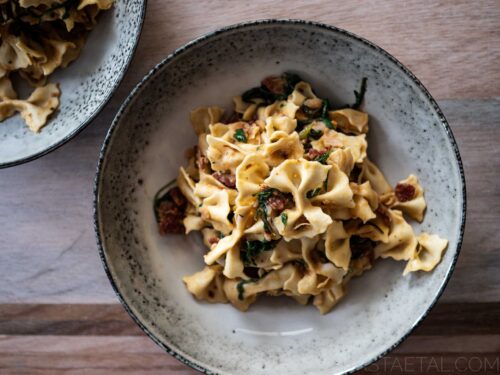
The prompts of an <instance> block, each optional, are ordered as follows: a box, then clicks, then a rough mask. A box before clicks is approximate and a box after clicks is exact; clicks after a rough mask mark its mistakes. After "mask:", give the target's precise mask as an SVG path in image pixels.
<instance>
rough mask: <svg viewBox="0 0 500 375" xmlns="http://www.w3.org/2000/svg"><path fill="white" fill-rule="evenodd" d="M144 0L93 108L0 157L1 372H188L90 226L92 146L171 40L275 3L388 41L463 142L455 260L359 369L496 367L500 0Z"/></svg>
mask: <svg viewBox="0 0 500 375" xmlns="http://www.w3.org/2000/svg"><path fill="white" fill-rule="evenodd" d="M148 2H149V4H148V10H147V15H146V22H145V26H144V30H143V34H142V37H141V41H140V44H139V47H138V49H137V53H136V56H135V58H134V60H133V62H132V65H131V68H130V70H129V72H128V74H127V75H126V77H125V80H124V81H123V83H122V84H121V86H120V88H119V90H118V92H117V93H116V94H115V95H114V97H113V99H112V100H111V102H110V103H109V104H108V106H107V107H106V108H105V109H104V110H103V112H102V113H101V114H100V115H99V116H98V117H97V118H96V119H95V120H94V121H93V123H92V124H91V125H90V126H89V127H88V128H87V129H86V130H85V131H84V132H83V133H81V134H80V135H79V136H78V137H77V138H76V139H75V140H73V141H71V142H70V143H69V144H67V145H66V146H64V147H62V148H60V149H59V150H57V151H55V152H53V153H51V154H50V155H48V156H46V157H44V158H42V159H39V160H37V161H34V162H31V163H29V164H26V165H22V166H18V167H15V168H11V169H8V170H0V228H2V231H1V235H0V374H127V375H128V374H148V375H149V374H192V373H194V371H193V370H191V369H189V368H187V367H186V366H184V365H182V364H181V363H179V362H177V361H176V360H174V359H173V358H171V357H170V356H168V355H165V354H164V353H163V352H162V351H161V350H160V349H159V348H158V347H156V346H155V345H154V344H153V342H152V341H151V340H149V339H148V338H147V337H146V336H145V335H143V334H142V332H141V331H140V330H139V329H138V328H137V327H136V326H135V325H134V324H133V323H132V321H131V320H130V318H129V317H128V316H127V315H126V313H125V312H124V310H123V309H122V308H121V306H120V305H118V304H117V301H116V297H115V296H114V294H113V292H112V290H111V288H110V286H109V283H108V281H107V279H106V276H105V274H104V272H103V270H102V266H101V264H100V261H99V258H98V256H97V252H96V245H95V240H94V234H93V229H92V207H91V202H92V185H93V177H94V171H95V165H96V161H97V155H98V151H99V148H100V145H101V143H102V140H103V137H104V135H105V133H106V130H107V128H108V126H109V124H110V122H111V121H112V119H113V116H114V114H115V113H116V110H117V108H118V106H119V105H120V103H121V102H122V101H123V99H124V98H125V96H126V95H127V93H128V92H129V91H130V89H131V88H132V87H133V86H134V85H135V84H136V83H137V81H139V79H140V78H141V77H142V76H143V75H144V74H145V73H146V72H147V71H148V70H149V69H151V68H152V67H153V66H154V65H155V64H156V63H157V62H159V61H160V60H161V59H162V58H164V57H165V56H166V55H167V54H169V53H170V52H171V51H172V50H173V49H175V48H177V47H180V46H181V45H182V44H183V43H185V42H187V41H189V40H191V39H193V38H195V37H198V36H200V35H202V34H204V33H207V32H210V31H212V30H214V29H216V28H218V27H220V26H224V25H228V24H233V23H237V22H242V21H248V20H253V19H260V18H273V17H274V18H305V19H309V20H314V21H319V22H325V23H329V24H333V25H335V26H338V27H341V28H345V29H347V30H349V31H352V32H354V33H356V34H358V35H360V36H362V37H365V38H367V39H369V40H371V41H373V42H375V43H377V44H379V45H380V46H381V47H383V48H385V49H386V50H387V51H388V52H390V53H391V54H393V55H394V56H395V57H396V58H398V59H399V60H400V61H402V62H403V63H404V64H406V65H407V66H408V67H409V68H410V69H411V70H412V71H413V72H414V73H415V74H416V75H417V76H418V77H419V78H420V79H421V80H422V82H423V83H424V84H425V85H426V86H427V88H428V89H429V90H430V91H431V93H432V94H433V95H434V96H435V97H436V98H437V99H438V101H439V104H440V106H441V107H442V109H443V111H444V113H445V115H446V116H447V118H448V120H449V122H450V124H451V127H452V129H453V132H454V134H455V137H456V139H457V141H458V144H459V146H460V151H461V154H462V158H463V162H464V167H465V173H466V179H467V197H468V219H467V227H466V232H465V238H464V244H463V247H462V253H461V255H460V258H459V261H458V266H457V269H456V271H455V273H454V275H453V278H452V280H451V282H450V284H449V285H448V287H447V289H446V291H445V293H444V295H443V297H442V299H441V301H440V302H439V303H438V305H437V306H436V307H435V309H434V310H433V311H432V313H431V314H430V315H429V317H428V318H427V319H426V320H425V322H424V323H423V325H422V326H421V327H419V328H418V329H417V330H416V331H415V332H414V334H413V335H411V336H410V337H409V338H408V339H407V340H406V341H405V342H404V343H403V344H402V345H401V346H400V347H399V348H397V349H396V350H395V351H394V352H393V353H391V354H389V356H387V357H385V358H383V359H382V360H380V361H378V362H377V363H376V364H374V365H372V366H370V367H368V368H367V369H365V370H364V372H363V373H366V374H369V373H387V374H403V373H405V372H406V373H429V374H437V373H481V374H489V373H500V358H499V353H500V322H499V317H500V272H499V271H500V257H499V256H498V254H499V253H500V231H499V230H498V228H499V226H500V189H499V187H500V174H499V173H498V171H500V150H499V147H498V144H499V143H500V113H499V112H500V111H499V108H500V84H499V82H500V2H499V1H498V0H483V1H478V2H471V1H467V0H459V1H442V0H441V1H439V0H430V1H426V2H421V1H418V0H391V1H383V2H382V1H377V0H366V1H362V0H352V1H348V2H346V1H328V0H311V1H308V2H304V1H299V0H289V1H287V2H272V1H269V0H254V1H239V2H230V1H227V0H226V1H223V0H205V1H204V2H202V3H200V2H198V1H194V0H183V1H181V0H170V1H168V2H167V1H164V0H149V1H148ZM496 361H497V362H496ZM464 365H465V366H466V367H463V366H464ZM459 366H462V367H459ZM478 366H480V367H478ZM495 366H498V367H495Z"/></svg>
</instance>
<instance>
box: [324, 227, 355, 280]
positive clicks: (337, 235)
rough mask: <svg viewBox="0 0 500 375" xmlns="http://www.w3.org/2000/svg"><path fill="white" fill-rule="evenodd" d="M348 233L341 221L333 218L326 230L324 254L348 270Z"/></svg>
mask: <svg viewBox="0 0 500 375" xmlns="http://www.w3.org/2000/svg"><path fill="white" fill-rule="evenodd" d="M350 237H351V236H350V235H349V234H348V233H347V232H346V231H345V229H344V225H343V224H342V221H339V220H334V221H333V222H332V223H331V224H330V226H329V227H328V229H327V231H326V236H325V255H326V257H327V258H328V260H329V261H330V262H332V263H333V264H334V265H335V266H336V267H338V268H342V269H343V270H344V271H348V270H349V263H350V261H351V248H350V246H349V239H350Z"/></svg>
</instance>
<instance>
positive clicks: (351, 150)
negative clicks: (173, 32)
mask: <svg viewBox="0 0 500 375" xmlns="http://www.w3.org/2000/svg"><path fill="white" fill-rule="evenodd" d="M365 89H366V79H363V81H362V84H361V89H360V90H359V92H358V91H355V92H354V93H355V95H356V102H355V103H354V104H352V105H345V106H341V107H340V108H333V107H332V105H330V103H329V101H328V100H327V99H322V98H319V97H318V96H316V94H315V93H314V91H313V90H312V88H311V86H310V85H309V84H308V83H306V82H304V81H302V80H301V79H300V77H298V76H297V75H295V74H292V73H284V74H283V75H282V76H279V77H278V76H272V77H268V78H266V79H264V80H263V81H262V83H261V86H260V87H255V88H252V89H250V90H248V91H246V92H245V93H243V95H241V96H237V97H235V98H234V99H233V101H234V111H233V112H232V113H230V114H229V115H225V111H224V110H223V109H222V108H218V107H204V108H197V109H195V110H194V111H192V112H191V122H192V125H193V128H194V131H195V132H196V135H197V136H198V145H197V146H195V147H194V148H193V149H192V150H190V151H189V153H188V162H187V166H186V167H181V168H180V170H179V175H178V177H177V179H176V181H174V182H172V183H171V184H169V185H167V186H166V187H164V188H162V189H160V191H159V192H158V194H157V195H156V197H155V199H154V212H155V215H156V219H157V222H158V225H159V231H160V233H161V234H169V233H190V232H193V231H196V232H201V235H202V237H203V242H204V244H205V246H206V248H207V251H206V254H205V255H204V262H205V264H206V266H205V268H204V269H202V270H200V271H199V272H197V273H195V274H193V275H189V276H185V277H184V278H183V281H184V283H185V285H186V287H187V289H188V290H189V292H190V293H192V294H193V295H194V296H195V297H196V298H197V299H199V300H204V301H207V302H210V303H225V302H230V303H231V304H232V305H234V306H235V307H236V308H238V309H240V310H243V311H245V310H247V309H248V307H249V306H250V305H251V304H252V303H254V302H255V301H256V299H257V297H258V296H259V295H262V294H268V295H271V296H278V295H285V296H289V297H292V298H294V299H295V300H296V301H297V302H298V303H300V304H307V303H309V302H312V304H313V305H314V306H315V307H317V308H318V309H319V311H320V312H321V313H322V314H325V313H327V312H329V311H330V310H331V309H332V308H333V307H334V306H335V304H336V303H337V302H338V301H339V300H340V299H341V298H342V297H343V296H344V294H345V291H346V285H347V284H348V282H349V280H350V279H351V278H352V277H356V276H360V275H361V274H363V273H364V272H365V271H367V270H369V269H371V268H372V267H373V265H374V262H375V260H377V259H378V258H392V259H394V260H397V261H404V262H406V266H405V268H404V272H403V274H404V275H406V274H408V273H410V272H415V271H431V270H432V269H433V268H434V267H435V266H436V265H437V264H438V263H439V261H440V260H441V257H442V254H443V252H444V251H445V248H446V247H447V244H448V241H447V240H445V239H441V238H440V237H438V236H437V235H431V234H427V233H421V234H419V235H416V234H415V233H414V231H413V229H412V227H411V226H410V224H409V223H408V222H407V221H406V217H409V218H412V219H414V220H417V221H422V220H423V218H424V211H425V208H426V202H425V199H424V191H423V189H422V187H421V186H420V184H419V181H418V179H417V177H416V176H414V175H410V176H408V177H407V178H405V179H404V180H402V181H400V182H398V183H397V184H396V185H395V186H394V187H393V186H391V185H390V184H389V183H388V181H387V180H386V178H385V177H384V175H383V173H382V172H381V171H380V170H379V168H378V167H377V166H376V165H375V164H374V163H373V161H371V160H370V159H369V158H368V156H367V148H368V144H367V140H366V133H367V132H368V123H369V118H368V115H367V114H366V113H364V112H362V111H360V110H359V107H360V105H361V102H362V100H363V96H364V91H365ZM173 185H176V186H173Z"/></svg>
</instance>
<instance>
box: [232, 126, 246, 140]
mask: <svg viewBox="0 0 500 375" xmlns="http://www.w3.org/2000/svg"><path fill="white" fill-rule="evenodd" d="M233 138H234V139H236V140H237V141H238V142H243V143H247V142H248V139H247V136H246V134H245V131H244V130H243V129H236V131H235V132H234V136H233Z"/></svg>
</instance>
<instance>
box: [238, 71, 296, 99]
mask: <svg viewBox="0 0 500 375" xmlns="http://www.w3.org/2000/svg"><path fill="white" fill-rule="evenodd" d="M281 78H282V79H283V80H284V81H285V82H284V92H283V93H281V94H275V93H272V92H271V91H269V89H268V88H267V87H266V86H264V85H260V86H259V87H253V88H251V89H249V90H247V91H245V92H244V93H243V94H242V95H241V98H242V99H243V101H244V102H247V103H251V102H252V100H254V99H262V100H263V101H264V104H271V103H273V102H275V101H276V100H285V99H286V98H287V97H288V95H290V94H291V93H292V92H293V89H294V88H295V85H296V84H297V83H299V82H300V81H302V79H301V78H300V77H299V76H298V75H297V74H295V73H290V72H285V73H283V74H282V75H281Z"/></svg>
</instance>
